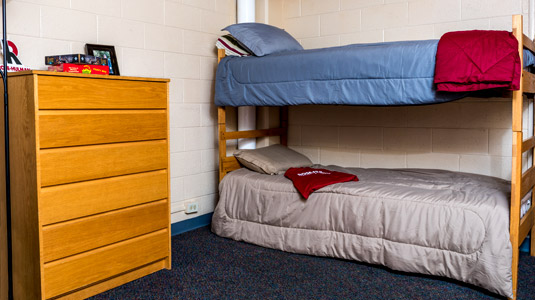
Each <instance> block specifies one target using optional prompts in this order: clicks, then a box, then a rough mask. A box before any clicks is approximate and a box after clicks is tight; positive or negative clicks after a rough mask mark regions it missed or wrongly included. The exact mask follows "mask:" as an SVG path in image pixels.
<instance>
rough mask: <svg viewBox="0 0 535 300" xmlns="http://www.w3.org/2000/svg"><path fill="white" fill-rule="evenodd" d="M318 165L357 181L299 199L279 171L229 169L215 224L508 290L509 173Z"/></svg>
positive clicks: (289, 245)
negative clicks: (500, 176)
mask: <svg viewBox="0 0 535 300" xmlns="http://www.w3.org/2000/svg"><path fill="white" fill-rule="evenodd" d="M316 167H324V166H316ZM326 168H328V169H332V170H336V171H341V172H349V173H354V174H356V175H357V176H358V177H359V179H360V181H358V182H348V183H339V184H335V185H331V186H327V187H324V188H322V189H320V190H318V191H316V192H314V193H313V194H312V195H311V196H310V198H309V199H308V200H306V201H305V200H304V199H303V198H302V197H301V196H300V195H299V194H298V193H297V191H296V190H295V188H294V187H293V185H292V182H291V181H290V180H289V179H287V178H285V177H284V176H282V175H273V176H272V175H264V174H259V173H256V172H253V171H249V170H247V169H239V170H236V171H233V172H231V173H229V174H228V175H227V176H225V178H224V179H223V181H222V182H221V184H220V186H219V192H220V200H219V203H218V205H217V207H216V209H215V212H214V215H213V220H212V230H213V232H215V233H216V234H218V235H220V236H223V237H228V238H232V239H235V240H240V241H246V242H250V243H254V244H257V245H260V246H264V247H269V248H275V249H280V250H283V251H289V252H295V253H305V254H311V255H320V256H330V257H338V258H344V259H353V260H357V261H362V262H367V263H373V264H381V265H385V266H387V267H389V268H392V269H394V270H401V271H407V272H416V273H423V274H432V275H438V276H445V277H450V278H454V279H458V280H461V281H464V282H468V283H471V284H474V285H477V286H481V287H483V288H486V289H488V290H490V291H492V292H495V293H498V294H500V295H504V296H508V297H512V287H511V255H512V254H511V253H512V251H511V249H512V248H511V244H510V242H509V193H510V183H509V182H507V181H505V180H501V179H498V178H492V177H486V176H481V175H474V174H466V173H455V172H448V171H442V170H420V169H398V170H387V169H360V168H351V169H344V168H340V167H335V166H329V167H326Z"/></svg>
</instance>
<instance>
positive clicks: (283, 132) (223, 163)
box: [217, 49, 288, 181]
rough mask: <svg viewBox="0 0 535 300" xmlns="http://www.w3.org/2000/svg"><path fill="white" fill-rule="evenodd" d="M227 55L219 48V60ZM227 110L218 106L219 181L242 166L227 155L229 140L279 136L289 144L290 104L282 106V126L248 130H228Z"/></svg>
mask: <svg viewBox="0 0 535 300" xmlns="http://www.w3.org/2000/svg"><path fill="white" fill-rule="evenodd" d="M223 57H225V50H224V49H218V50H217V62H218V63H219V62H220V61H221V59H223ZM226 115H227V111H226V107H225V106H219V107H218V108H217V128H218V132H219V181H221V180H222V179H223V177H225V175H226V174H227V173H228V172H230V171H234V170H236V169H239V168H241V166H240V163H239V162H238V160H237V159H236V158H235V157H234V156H227V140H236V139H244V138H258V137H269V136H279V137H280V143H281V144H282V145H285V146H286V145H288V106H283V107H281V110H280V126H279V127H276V128H269V129H258V130H246V131H227V118H226Z"/></svg>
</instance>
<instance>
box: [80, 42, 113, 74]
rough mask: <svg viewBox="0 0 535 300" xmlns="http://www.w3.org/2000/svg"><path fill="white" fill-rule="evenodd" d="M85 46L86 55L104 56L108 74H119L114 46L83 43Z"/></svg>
mask: <svg viewBox="0 0 535 300" xmlns="http://www.w3.org/2000/svg"><path fill="white" fill-rule="evenodd" d="M85 48H86V52H87V54H88V55H93V56H97V57H100V58H106V59H107V60H108V66H109V67H110V75H119V64H118V63H117V55H116V54H115V47H114V46H108V45H95V44H85Z"/></svg>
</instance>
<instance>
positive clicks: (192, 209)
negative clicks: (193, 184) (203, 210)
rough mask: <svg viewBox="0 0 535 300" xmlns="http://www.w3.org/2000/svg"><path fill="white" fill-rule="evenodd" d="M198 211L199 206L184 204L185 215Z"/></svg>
mask: <svg viewBox="0 0 535 300" xmlns="http://www.w3.org/2000/svg"><path fill="white" fill-rule="evenodd" d="M197 211H199V204H197V202H190V203H187V204H186V213H187V214H193V213H196V212H197Z"/></svg>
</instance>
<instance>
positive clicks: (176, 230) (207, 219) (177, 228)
mask: <svg viewBox="0 0 535 300" xmlns="http://www.w3.org/2000/svg"><path fill="white" fill-rule="evenodd" d="M213 214H214V213H208V214H205V215H202V216H198V217H195V218H192V219H188V220H184V221H181V222H176V223H173V224H171V235H177V234H181V233H184V232H188V231H191V230H194V229H197V228H200V227H203V226H207V225H210V223H212V215H213Z"/></svg>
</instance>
